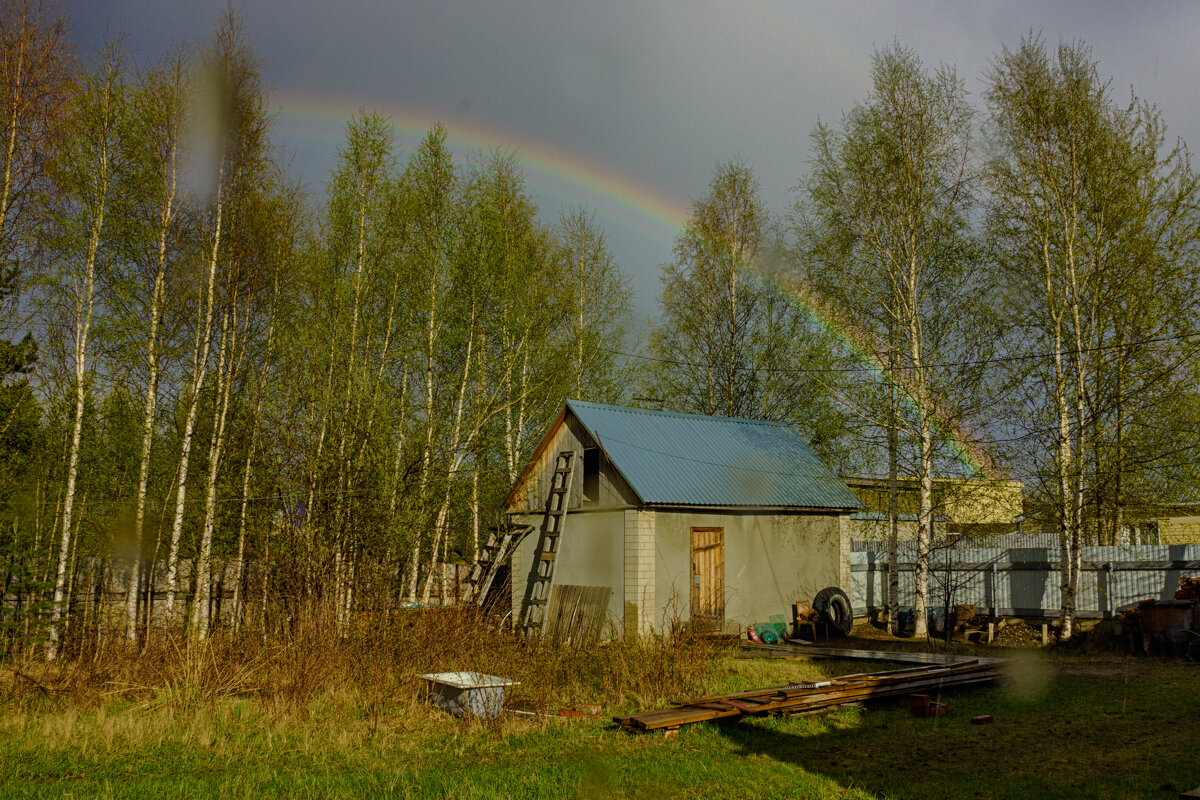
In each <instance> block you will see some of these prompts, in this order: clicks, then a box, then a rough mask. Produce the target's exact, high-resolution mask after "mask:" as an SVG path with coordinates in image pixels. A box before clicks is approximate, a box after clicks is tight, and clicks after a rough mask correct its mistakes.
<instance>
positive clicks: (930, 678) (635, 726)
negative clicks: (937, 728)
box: [613, 659, 1003, 733]
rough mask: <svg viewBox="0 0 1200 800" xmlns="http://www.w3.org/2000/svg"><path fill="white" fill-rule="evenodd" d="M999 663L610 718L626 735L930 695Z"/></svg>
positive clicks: (928, 669)
mask: <svg viewBox="0 0 1200 800" xmlns="http://www.w3.org/2000/svg"><path fill="white" fill-rule="evenodd" d="M1001 663H1003V662H1002V661H1001V660H1000V659H964V660H961V661H957V662H955V663H951V664H945V665H938V664H934V665H922V666H918V667H910V668H907V669H897V670H888V671H885V672H867V673H862V674H858V675H844V676H842V677H840V678H831V679H830V680H828V681H818V682H814V683H797V684H791V685H789V686H776V687H773V688H769V689H754V690H752V691H748V692H740V693H738V694H728V695H722V696H720V697H707V698H703V699H700V700H689V701H686V702H680V703H676V704H675V707H674V708H665V709H662V710H659V711H644V712H642V713H640V714H634V715H632V716H628V717H613V721H614V722H616V723H618V724H619V725H620V726H621V727H622V728H624V729H625V730H627V731H632V732H635V733H642V732H645V731H654V730H672V729H674V728H678V727H680V726H681V725H690V724H692V723H695V722H708V721H709V720H714V719H727V718H730V717H739V716H742V715H743V714H767V713H771V712H797V711H812V710H814V709H819V708H828V707H830V706H837V705H842V704H843V703H853V702H861V701H863V700H874V699H877V698H881V697H894V696H898V695H907V694H913V693H921V694H930V693H933V692H937V691H940V690H941V689H948V688H950V687H953V686H968V685H971V684H978V683H988V682H991V681H994V680H996V679H997V678H999V677H1000V675H1001V673H1000V669H999V667H1000V664H1001Z"/></svg>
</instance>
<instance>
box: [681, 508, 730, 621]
mask: <svg viewBox="0 0 1200 800" xmlns="http://www.w3.org/2000/svg"><path fill="white" fill-rule="evenodd" d="M714 534H715V535H714ZM688 544H689V547H688V561H689V563H690V569H689V573H690V574H689V587H690V590H691V591H690V608H689V610H690V617H691V621H692V623H693V624H695V625H698V626H703V627H705V628H708V629H710V630H718V631H719V630H721V629H723V628H724V627H725V528H723V527H712V526H704V525H694V526H691V528H690V536H689V542H688ZM699 553H706V554H707V553H711V554H713V556H715V557H713V558H707V557H706V558H704V559H697V557H696V556H697V554H699ZM710 564H711V566H709V565H710ZM706 567H707V568H708V569H707V570H706V569H705V568H706ZM706 572H707V573H710V574H707V575H706ZM705 595H707V597H706V596H705ZM706 600H708V601H709V602H708V603H706V602H705V601H706Z"/></svg>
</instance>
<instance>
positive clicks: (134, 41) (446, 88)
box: [66, 0, 1200, 315]
mask: <svg viewBox="0 0 1200 800" xmlns="http://www.w3.org/2000/svg"><path fill="white" fill-rule="evenodd" d="M66 6H67V10H68V13H69V14H70V16H71V18H72V20H73V23H72V24H73V35H74V37H75V39H76V40H77V41H78V42H79V43H81V44H83V45H85V46H89V47H90V46H93V45H96V44H98V43H100V42H101V41H102V40H103V38H104V36H105V33H106V32H108V33H112V34H123V35H124V36H125V42H126V45H127V47H128V49H129V51H130V52H131V53H132V55H133V56H134V57H135V58H136V59H138V60H139V61H143V60H151V59H153V58H155V57H156V56H158V55H159V54H161V53H162V52H163V51H164V50H165V49H167V48H169V47H170V46H172V44H174V43H178V42H181V41H190V42H198V41H203V40H204V39H205V38H206V37H207V36H208V34H209V33H210V32H211V30H212V29H213V26H214V23H215V22H216V20H217V17H218V15H219V14H220V12H221V10H222V8H223V7H224V0H86V1H85V0H67V2H66ZM234 8H235V9H237V10H238V11H239V12H240V13H241V15H242V16H243V18H244V21H245V24H246V28H247V29H248V32H249V34H250V37H251V39H252V41H253V44H254V47H255V49H256V51H257V53H258V55H259V56H260V57H261V59H262V60H263V62H264V77H265V80H266V83H267V85H268V86H270V87H271V91H272V99H273V102H274V105H275V107H276V109H277V119H276V124H275V136H276V140H277V142H278V143H279V144H281V145H282V146H283V147H285V148H286V150H287V151H288V152H289V153H290V154H291V156H292V159H293V160H292V166H293V171H294V172H295V173H296V174H298V175H299V176H300V177H301V178H302V179H303V180H304V181H305V183H306V185H307V186H308V188H309V190H310V192H311V194H312V196H313V197H314V199H315V200H316V199H319V198H320V196H321V194H322V192H323V187H324V182H325V181H326V179H327V177H328V175H329V172H330V169H331V167H332V164H333V159H334V154H335V150H336V146H337V142H338V141H339V140H340V139H341V137H342V135H343V133H344V130H345V123H346V120H347V119H348V118H349V115H350V114H352V113H353V112H354V111H355V110H356V109H358V108H363V109H368V110H378V111H380V112H382V113H384V114H386V115H388V116H391V117H392V118H393V120H394V121H395V123H396V125H397V128H398V131H399V134H400V135H399V137H398V138H399V141H400V144H401V145H402V147H403V148H404V149H405V150H411V149H412V147H414V146H415V144H416V143H417V141H418V139H419V136H420V133H421V132H422V131H424V130H427V129H428V127H429V126H430V125H432V124H433V123H434V122H436V121H441V122H442V123H444V124H445V125H446V127H447V129H448V132H449V136H450V140H451V144H452V146H454V147H455V148H456V149H457V150H459V151H460V152H463V153H466V152H468V151H469V150H471V149H478V148H486V147H494V146H500V147H507V148H511V149H515V150H516V151H517V153H518V156H519V157H520V159H521V161H522V163H523V165H524V166H525V168H526V171H527V173H528V176H529V184H530V188H531V191H532V192H533V194H534V196H535V197H536V198H537V200H538V202H539V205H540V207H541V209H542V214H543V216H544V218H545V219H546V220H548V221H553V220H555V219H557V217H558V215H559V213H560V211H561V210H563V209H564V208H567V207H569V206H572V205H584V206H587V207H589V208H591V209H592V210H593V211H594V212H595V215H596V220H597V222H598V223H599V225H600V226H601V227H602V228H603V229H604V230H605V231H606V234H607V236H608V239H609V243H610V246H611V248H612V250H613V252H614V254H615V256H616V258H617V260H618V262H619V263H620V264H621V266H622V268H623V269H624V270H625V271H626V273H627V274H628V275H630V277H631V278H632V280H633V285H634V289H635V292H636V294H637V309H638V311H639V313H640V314H641V315H645V314H649V313H651V311H652V309H653V306H654V299H655V297H656V296H657V293H658V288H659V284H658V266H659V265H660V264H662V263H663V262H665V261H667V260H669V259H670V256H671V244H672V236H673V235H674V233H675V232H676V230H677V226H678V224H679V222H680V221H681V219H682V218H683V216H684V215H685V214H686V211H687V207H688V205H689V203H690V200H691V198H693V197H699V196H701V195H702V194H704V192H705V190H706V187H707V184H708V181H709V178H710V177H711V175H712V171H713V167H714V166H715V165H716V164H717V163H718V162H722V161H727V160H729V159H731V158H733V157H735V156H739V155H740V156H742V157H743V158H745V159H746V160H747V161H748V162H749V163H750V165H751V166H752V167H753V168H754V170H755V172H756V173H757V174H758V176H759V178H760V180H761V182H762V189H763V197H764V200H765V201H766V203H767V205H768V207H769V208H770V209H771V210H772V211H774V212H782V211H785V210H786V208H787V206H788V204H789V203H790V191H791V189H792V187H793V186H795V184H796V183H797V182H798V181H799V180H800V179H801V178H802V177H803V175H804V173H805V170H806V162H807V159H808V157H809V144H808V135H809V133H810V131H811V130H812V128H813V125H814V124H815V123H816V122H817V120H818V118H820V119H823V120H826V121H829V122H833V123H836V122H837V121H838V119H839V118H840V115H841V113H842V111H843V110H844V109H848V108H849V107H850V106H851V105H852V104H853V103H854V102H855V101H856V100H858V99H861V98H862V97H863V96H864V95H865V94H866V93H867V91H868V90H869V88H870V87H869V79H870V75H869V68H870V58H871V54H872V52H873V50H874V48H876V47H883V46H886V45H888V44H890V43H891V42H892V41H893V40H898V41H899V42H900V43H902V44H904V45H906V46H910V47H913V48H915V49H916V50H917V52H918V53H919V54H920V56H921V58H922V59H923V60H924V62H925V63H926V65H927V66H930V67H933V66H934V65H936V64H937V63H939V62H944V63H947V64H951V65H954V66H955V67H956V68H957V70H958V73H959V75H960V77H962V78H963V79H964V81H965V82H966V86H967V88H968V90H969V91H970V92H971V94H972V96H973V97H974V98H975V99H976V101H977V102H978V97H979V92H980V91H981V89H982V76H983V74H984V72H985V71H986V70H987V68H988V65H989V62H990V61H991V60H992V59H993V58H994V57H995V55H996V54H997V52H998V51H999V49H1000V47H1001V45H1002V44H1008V45H1010V46H1012V45H1015V44H1016V43H1017V42H1018V41H1019V40H1020V38H1021V36H1022V35H1024V34H1027V33H1028V32H1030V31H1031V30H1032V31H1036V32H1040V33H1041V34H1042V35H1043V37H1044V38H1045V39H1046V40H1047V41H1048V42H1049V43H1050V44H1052V45H1053V44H1055V43H1057V42H1058V41H1059V40H1060V39H1067V40H1074V39H1081V40H1083V41H1085V42H1087V43H1088V44H1090V45H1091V46H1092V48H1093V51H1094V55H1095V57H1096V58H1098V59H1099V61H1100V66H1101V71H1102V73H1103V74H1104V75H1105V76H1107V77H1111V78H1112V80H1113V85H1114V90H1115V91H1116V92H1117V96H1118V97H1121V98H1123V97H1125V96H1126V95H1127V92H1128V90H1129V87H1131V86H1132V87H1133V88H1134V90H1135V91H1136V92H1137V93H1138V95H1139V96H1141V97H1142V98H1144V99H1147V100H1150V101H1152V102H1154V103H1156V104H1158V105H1159V107H1160V108H1161V109H1162V112H1163V115H1164V118H1165V119H1166V121H1167V124H1168V132H1169V134H1170V135H1172V136H1179V137H1182V138H1183V139H1184V140H1186V141H1187V142H1189V143H1191V144H1192V145H1193V146H1200V106H1198V104H1197V90H1196V86H1197V85H1198V81H1197V78H1198V77H1200V52H1198V49H1200V47H1198V43H1200V40H1198V39H1197V35H1198V34H1200V3H1197V2H1183V1H1182V0H1181V1H1180V2H1169V3H1168V2H1164V3H1121V2H1111V3H1101V2H1070V3H1067V2H1062V3H1054V2H1045V0H1033V1H1029V2H1012V3H1001V2H988V3H985V2H962V1H960V2H945V3H931V2H924V3H903V2H887V3H884V2H879V3H858V2H844V1H841V2H830V3H825V4H814V3H791V2H752V1H750V0H746V1H744V2H709V1H707V0H679V1H678V2H646V0H639V1H637V2H627V1H626V0H618V1H617V2H613V1H612V0H603V2H595V1H594V0H593V2H587V3H583V2H573V1H571V0H567V1H565V2H564V0H526V1H525V2H504V1H500V0H487V1H486V2H483V1H481V2H475V3H470V2H462V1H461V0H430V1H428V2H426V1H425V0H421V1H420V2H417V1H415V0H341V1H340V2H336V3H335V2H332V1H331V0H242V2H237V3H235V5H234Z"/></svg>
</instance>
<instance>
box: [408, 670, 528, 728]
mask: <svg viewBox="0 0 1200 800" xmlns="http://www.w3.org/2000/svg"><path fill="white" fill-rule="evenodd" d="M421 677H422V678H424V679H425V680H427V681H429V699H430V700H432V701H433V703H434V705H436V706H438V707H439V708H442V709H445V710H446V711H449V712H450V713H451V714H454V715H455V716H457V717H480V718H482V719H495V718H496V717H498V716H500V712H501V711H503V710H504V688H505V687H506V686H517V685H518V683H519V682H518V681H510V680H508V679H507V678H501V677H498V676H496V675H485V674H483V673H482V672H433V673H430V674H428V675H422V676H421Z"/></svg>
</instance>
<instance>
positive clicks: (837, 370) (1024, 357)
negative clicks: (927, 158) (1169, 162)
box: [600, 332, 1200, 375]
mask: <svg viewBox="0 0 1200 800" xmlns="http://www.w3.org/2000/svg"><path fill="white" fill-rule="evenodd" d="M1197 337H1200V332H1196V333H1181V334H1177V335H1174V336H1157V337H1154V338H1152V339H1141V340H1138V341H1135V342H1124V343H1121V344H1108V345H1100V346H1097V347H1085V348H1083V349H1082V350H1074V349H1071V350H1064V351H1063V352H1064V353H1065V354H1066V355H1068V356H1072V355H1075V354H1077V353H1078V354H1080V355H1085V354H1089V353H1101V352H1107V351H1110V350H1127V349H1132V348H1135V347H1141V346H1144V345H1153V344H1162V343H1165V342H1175V341H1183V340H1186V339H1194V338H1197ZM600 349H601V350H604V351H605V352H607V353H611V354H612V355H616V356H623V357H624V358H631V359H636V360H638V361H653V362H655V363H658V364H670V365H672V366H677V367H693V368H696V369H707V368H708V367H709V365H708V364H700V363H697V362H694V361H684V360H680V359H672V358H658V357H656V356H651V355H644V354H641V353H628V352H625V351H624V350H617V349H614V348H610V347H601V348H600ZM1055 355H1056V354H1055V352H1054V351H1044V352H1041V353H1024V354H1021V355H1012V356H996V357H995V358H982V359H965V360H962V361H943V362H934V363H930V364H924V365H922V367H921V369H942V368H945V367H968V366H975V367H982V366H988V365H991V364H1007V363H1013V362H1017V361H1037V360H1042V359H1048V358H1053V357H1054V356H1055ZM881 368H882V369H887V368H885V367H873V366H870V365H866V364H863V365H860V366H855V367H823V368H813V367H743V366H736V365H735V366H734V367H733V369H734V370H738V371H744V372H765V373H768V374H810V375H819V374H847V373H861V372H868V371H872V370H875V369H881ZM915 369H917V367H914V366H908V365H901V366H895V367H891V368H890V371H892V372H906V371H912V370H915Z"/></svg>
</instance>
